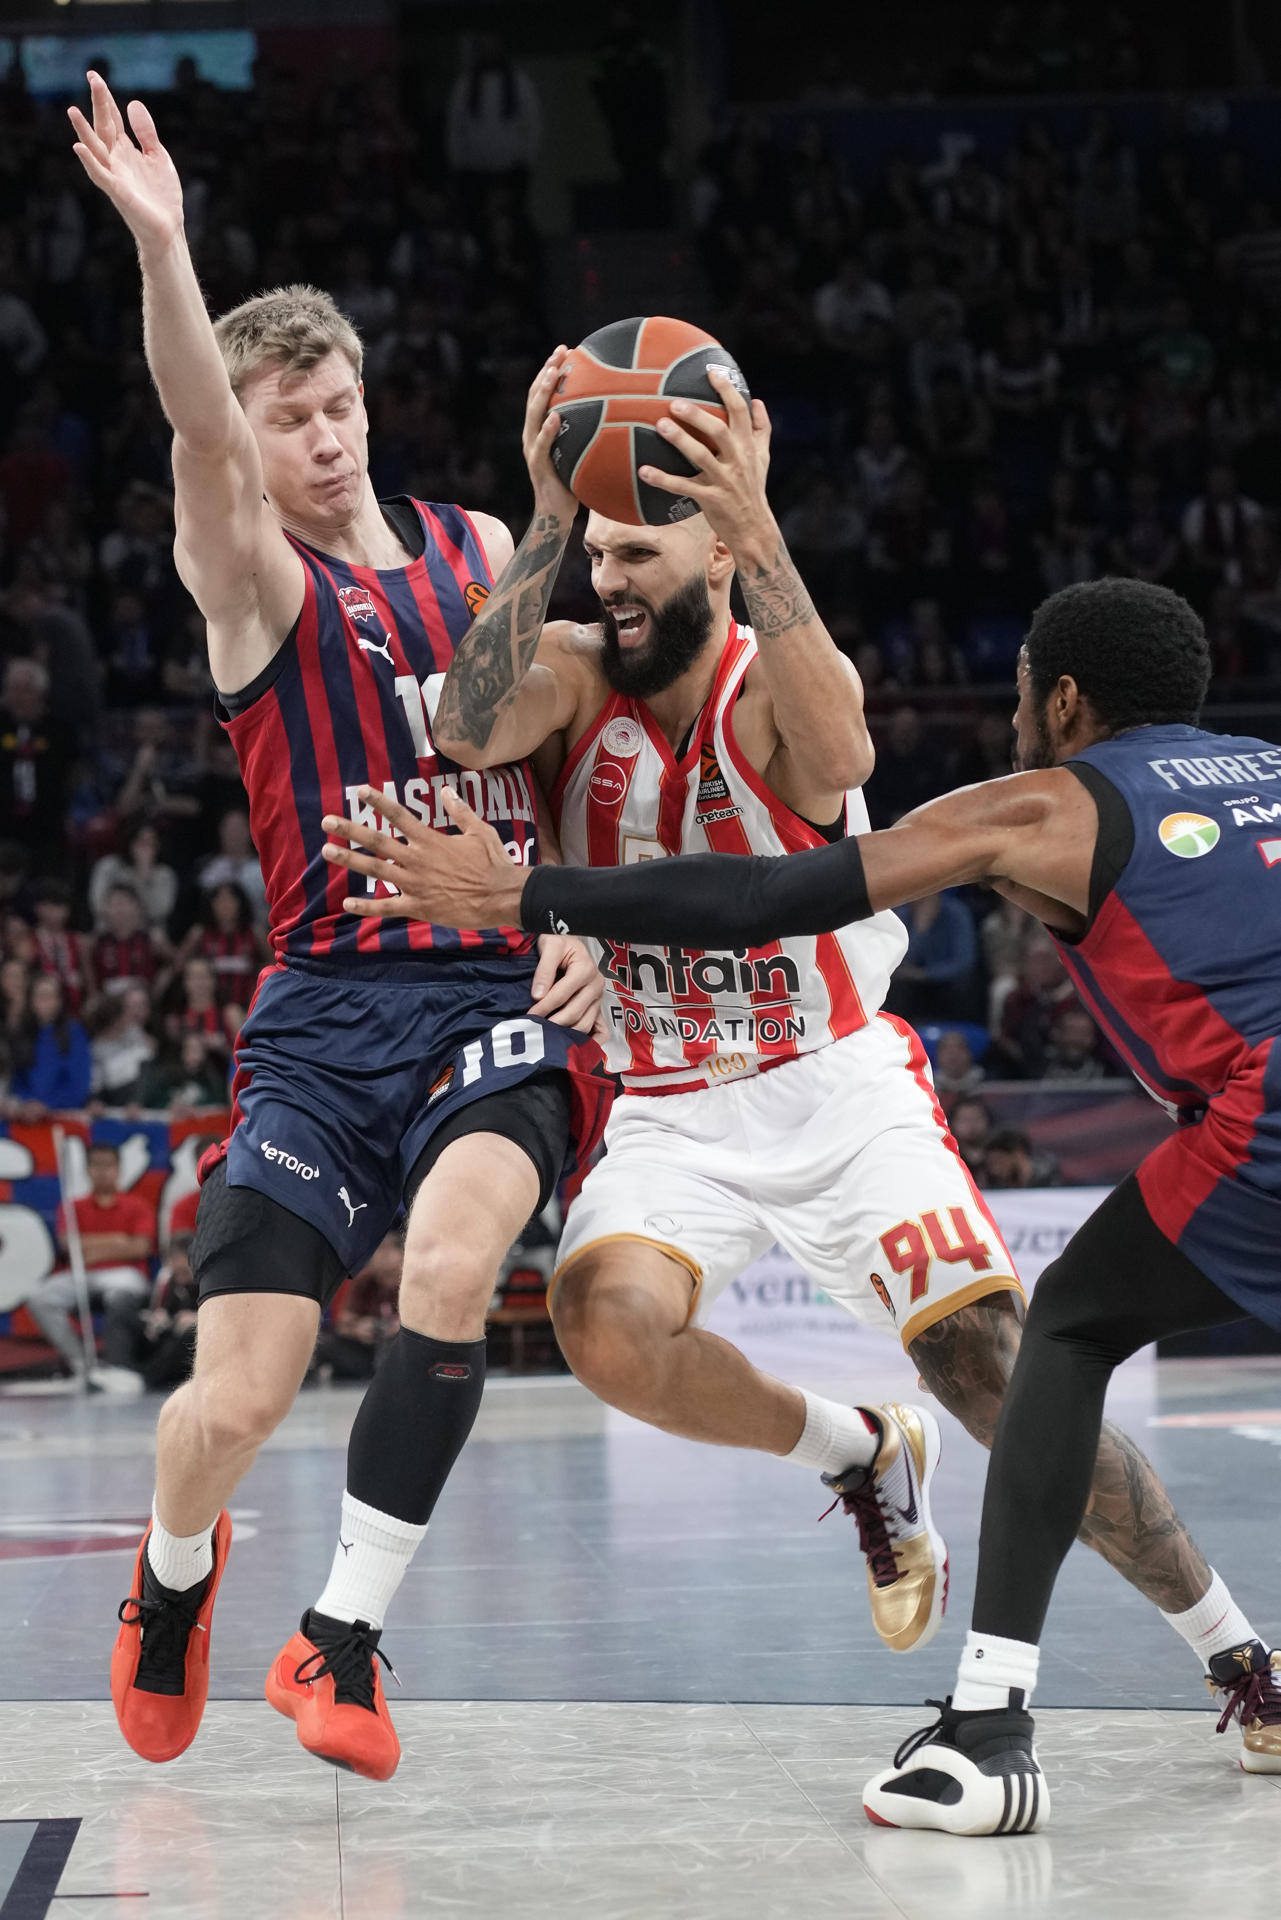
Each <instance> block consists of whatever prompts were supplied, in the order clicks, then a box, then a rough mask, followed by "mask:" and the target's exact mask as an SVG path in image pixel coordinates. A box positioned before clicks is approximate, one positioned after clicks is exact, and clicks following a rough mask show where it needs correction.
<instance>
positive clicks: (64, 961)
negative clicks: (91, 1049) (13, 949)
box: [34, 880, 92, 1013]
mask: <svg viewBox="0 0 1281 1920" xmlns="http://www.w3.org/2000/svg"><path fill="white" fill-rule="evenodd" d="M73 899H74V895H73V893H72V890H71V888H70V887H69V886H68V885H67V883H66V881H65V880H42V881H41V882H40V884H39V886H38V887H37V888H36V889H35V915H34V918H35V927H34V936H35V966H36V971H37V972H38V973H42V974H49V975H52V977H53V978H54V979H55V980H56V981H57V982H58V984H59V985H60V987H61V988H62V993H63V998H64V999H65V1001H66V1004H67V1008H68V1011H69V1012H71V1013H79V1011H80V1008H81V1005H82V1003H83V1001H84V999H85V996H86V994H87V992H88V991H89V990H90V987H91V985H92V980H91V977H90V972H89V964H88V957H87V955H86V953H85V949H84V942H83V940H82V939H81V937H80V935H79V934H78V933H73V932H72V930H71V906H72V901H73Z"/></svg>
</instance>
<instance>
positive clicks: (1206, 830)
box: [1157, 813, 1219, 860]
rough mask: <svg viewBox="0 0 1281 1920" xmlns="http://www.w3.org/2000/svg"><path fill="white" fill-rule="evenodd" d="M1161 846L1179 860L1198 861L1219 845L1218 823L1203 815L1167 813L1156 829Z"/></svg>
mask: <svg viewBox="0 0 1281 1920" xmlns="http://www.w3.org/2000/svg"><path fill="white" fill-rule="evenodd" d="M1157 832H1158V833H1159V834H1160V836H1161V845H1162V846H1163V847H1164V848H1165V850H1166V852H1167V853H1174V854H1177V855H1178V857H1179V859H1180V860H1199V859H1200V858H1201V855H1202V854H1203V853H1209V852H1210V851H1211V850H1212V849H1213V848H1214V847H1217V846H1218V844H1219V823H1218V821H1217V820H1210V819H1207V817H1206V815H1205V814H1203V813H1167V814H1166V816H1165V819H1164V820H1163V821H1162V822H1161V824H1160V826H1159V827H1158V828H1157Z"/></svg>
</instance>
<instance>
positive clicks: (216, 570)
mask: <svg viewBox="0 0 1281 1920" xmlns="http://www.w3.org/2000/svg"><path fill="white" fill-rule="evenodd" d="M88 78H89V87H90V92H91V95H92V101H93V123H92V125H90V123H89V121H88V120H86V118H85V116H84V114H83V113H81V111H80V109H79V108H78V107H70V108H69V109H68V113H69V115H70V118H71V123H72V125H73V127H74V128H75V131H76V135H77V139H76V144H75V149H74V151H75V153H76V156H77V158H78V159H79V161H80V164H81V165H82V166H83V168H84V170H85V172H86V173H87V174H88V176H89V178H90V179H91V180H92V181H93V183H94V185H95V186H97V187H99V188H101V190H102V192H103V193H105V194H106V196H107V198H108V199H109V200H110V201H111V202H112V204H113V206H114V207H115V208H116V210H117V212H118V213H119V214H120V217H121V219H122V220H123V221H124V222H125V225H126V226H127V227H128V228H129V231H130V233H131V234H132V235H133V238H134V242H135V244H136V246H137V249H138V264H139V266H140V267H141V269H142V312H143V339H144V343H145V346H146V353H147V364H148V366H149V367H150V369H151V375H152V378H153V380H154V381H155V383H156V388H157V391H158V392H159V395H160V403H161V405H162V406H163V407H164V410H165V413H166V415H167V416H168V419H169V422H170V425H171V426H172V427H173V430H174V447H173V471H174V494H175V519H176V525H177V540H176V543H175V559H176V561H177V566H178V572H179V574H180V575H181V577H182V579H183V582H184V584H185V585H186V586H187V587H188V588H189V590H190V591H191V593H192V595H193V597H194V599H195V601H196V603H197V605H198V606H199V608H200V611H201V612H202V613H203V614H204V616H205V619H206V621H207V623H208V628H209V659H210V666H211V668H212V670H213V676H214V680H215V683H216V684H217V685H218V686H219V687H221V688H222V689H223V690H224V691H227V692H231V691H234V690H236V689H237V688H239V687H241V686H244V685H245V684H246V683H247V682H248V681H249V680H252V679H253V677H254V675H255V674H256V673H258V672H260V671H261V669H262V668H263V667H264V666H265V665H266V663H267V661H268V660H269V659H270V658H271V655H272V654H273V653H274V652H275V651H276V649H277V647H279V646H280V645H281V643H282V642H283V641H284V639H285V636H286V634H287V633H288V631H289V629H290V627H291V626H292V624H293V622H294V620H295V619H296V617H297V614H298V610H299V608H300V607H301V605H302V594H303V576H302V565H301V562H300V561H299V559H298V557H297V555H296V554H295V553H294V552H293V550H292V548H291V547H290V546H289V543H288V541H287V540H286V539H285V537H284V534H283V533H282V531H281V529H280V526H279V523H278V522H277V521H276V519H275V517H274V515H273V514H272V513H271V512H270V510H269V509H268V508H267V506H266V504H265V502H264V500H263V476H262V462H261V460H260V458H259V454H258V447H257V444H256V442H255V440H254V437H253V434H252V432H251V431H250V428H249V424H248V422H247V421H246V419H245V416H244V413H243V412H242V410H241V408H240V405H239V402H238V401H237V399H236V396H235V394H234V393H233V392H232V389H231V382H230V381H229V379H228V378H227V372H226V368H225V367H224V366H223V362H222V355H221V354H220V352H219V350H218V343H217V341H216V339H215V338H214V330H213V324H212V322H211V321H210V318H209V315H208V312H207V311H206V308H205V303H204V298H203V296H202V294H201V291H200V284H199V282H198V281H197V279H196V271H195V268H194V266H193V265H192V261H191V255H190V253H189V251H188V249H187V241H186V235H185V232H184V230H183V217H182V184H181V182H180V181H179V179H178V173H177V169H176V168H175V166H174V164H173V161H172V160H171V159H170V157H169V155H168V153H166V151H165V149H164V147H163V146H162V145H161V144H160V139H159V136H158V135H157V133H156V128H155V122H154V121H153V120H152V118H151V115H150V114H149V113H148V111H147V109H146V108H145V107H144V106H143V105H142V103H141V101H138V100H131V101H130V102H129V108H128V114H129V124H128V126H126V125H125V121H124V118H123V116H122V115H121V112H120V109H119V107H118V106H117V105H116V102H115V100H114V99H113V98H112V96H111V93H110V91H109V89H108V87H107V85H106V83H105V81H103V80H102V79H101V78H100V77H99V76H98V75H97V74H96V73H91V74H90V75H89V76H88ZM130 128H132V130H133V134H134V135H135V136H136V144H135V140H134V139H131V138H130Z"/></svg>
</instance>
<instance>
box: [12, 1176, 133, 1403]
mask: <svg viewBox="0 0 1281 1920" xmlns="http://www.w3.org/2000/svg"><path fill="white" fill-rule="evenodd" d="M86 1160H87V1166H88V1173H89V1192H88V1193H87V1194H86V1195H85V1196H84V1198H83V1199H81V1200H77V1201H76V1202H75V1203H74V1212H75V1218H76V1225H77V1227H78V1229H79V1235H80V1251H81V1253H82V1255H83V1258H84V1263H85V1268H86V1272H87V1277H88V1281H89V1297H90V1300H91V1301H94V1302H95V1303H105V1306H106V1310H107V1325H106V1334H105V1339H104V1351H105V1357H106V1362H107V1366H108V1367H109V1368H121V1369H132V1365H133V1357H134V1348H133V1339H134V1327H135V1317H134V1315H133V1314H132V1313H130V1312H129V1310H128V1308H129V1303H130V1302H136V1301H138V1300H143V1299H145V1298H146V1296H147V1292H148V1284H147V1275H146V1263H147V1261H148V1260H149V1259H150V1258H151V1256H152V1254H153V1253H154V1252H155V1249H156V1214H155V1209H154V1207H151V1206H150V1205H148V1203H147V1201H146V1200H144V1199H143V1197H142V1195H141V1194H136V1193H122V1192H121V1191H120V1149H119V1148H118V1147H115V1146H112V1145H110V1144H109V1143H108V1142H106V1141H98V1140H95V1141H91V1142H90V1145H89V1149H88V1153H87V1155H86ZM58 1240H59V1244H60V1246H61V1248H62V1250H63V1252H64V1253H65V1251H66V1223H65V1213H64V1210H63V1209H61V1208H60V1209H59V1212H58ZM76 1304H77V1301H76V1283H75V1280H74V1279H73V1277H72V1273H71V1269H70V1267H69V1266H68V1267H64V1268H60V1269H59V1271H58V1272H56V1273H51V1274H50V1275H49V1277H48V1279H46V1280H42V1281H41V1282H40V1284H39V1286H38V1287H36V1289H35V1290H34V1292H33V1293H31V1294H29V1295H28V1297H27V1302H26V1306H27V1311H28V1312H29V1313H30V1315H31V1317H32V1319H33V1320H34V1321H35V1322H36V1324H37V1326H38V1327H39V1328H40V1331H41V1332H42V1333H43V1334H44V1337H45V1339H46V1340H47V1341H48V1342H49V1344H50V1346H52V1347H54V1348H55V1349H56V1350H57V1352H58V1353H59V1355H60V1356H61V1358H62V1360H63V1362H64V1364H65V1366H66V1368H67V1371H68V1372H69V1373H72V1374H82V1373H83V1372H84V1367H85V1362H84V1343H83V1340H82V1339H81V1338H79V1337H77V1335H76V1334H75V1333H74V1332H73V1331H72V1327H71V1314H72V1313H73V1312H74V1311H75V1309H76ZM85 1331H86V1332H87V1333H88V1334H89V1337H90V1339H92V1332H91V1330H89V1329H85ZM100 1384H103V1385H107V1384H114V1382H106V1381H104V1382H101V1383H100Z"/></svg>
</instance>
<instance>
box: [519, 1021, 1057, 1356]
mask: <svg viewBox="0 0 1281 1920" xmlns="http://www.w3.org/2000/svg"><path fill="white" fill-rule="evenodd" d="M605 1145H606V1154H605V1158H604V1159H603V1160H602V1161H600V1162H599V1163H598V1164H597V1165H596V1166H595V1167H593V1169H592V1171H591V1172H590V1173H589V1174H588V1176H587V1178H586V1180H585V1181H584V1182H583V1187H582V1191H581V1193H580V1194H579V1196H578V1198H577V1199H576V1200H575V1201H574V1203H573V1205H572V1206H571V1208H570V1210H569V1217H568V1219H567V1221H566V1224H565V1231H564V1234H563V1236H562V1239H561V1243H560V1249H559V1252H558V1254H557V1263H556V1273H555V1274H554V1275H553V1280H552V1285H553V1287H554V1286H555V1284H556V1280H557V1278H559V1276H560V1274H561V1273H563V1272H564V1270H565V1268H566V1267H567V1266H568V1265H569V1264H570V1262H571V1261H575V1260H578V1259H580V1258H581V1257H582V1256H583V1255H584V1254H585V1253H588V1252H589V1251H591V1250H592V1249H594V1248H597V1247H600V1246H603V1245H604V1244H606V1243H608V1242H610V1241H618V1240H641V1241H647V1242H649V1243H650V1244H651V1245H653V1246H656V1247H658V1248H659V1249H660V1250H661V1251H662V1252H664V1253H666V1254H668V1255H669V1256H670V1257H671V1258H672V1259H673V1260H676V1261H678V1262H679V1263H680V1264H681V1265H682V1266H684V1267H687V1268H688V1269H689V1272H690V1275H691V1277H692V1281H693V1299H692V1304H691V1308H690V1317H691V1319H692V1320H693V1321H694V1322H695V1323H696V1324H702V1322H703V1321H704V1320H705V1318H706V1316H707V1315H708V1313H709V1312H710V1310H711V1307H712V1305H713V1303H714V1302H715V1300H716V1299H717V1297H718V1295H719V1294H721V1293H722V1292H723V1291H724V1289H725V1288H726V1287H727V1286H728V1285H729V1283H730V1281H731V1280H733V1279H734V1278H735V1277H736V1276H737V1275H738V1274H740V1273H741V1272H742V1271H743V1269H744V1268H745V1267H748V1266H750V1265H751V1263H752V1261H753V1260H757V1259H759V1258H760V1256H761V1255H762V1254H763V1253H766V1252H767V1251H768V1250H769V1248H770V1247H771V1246H773V1245H774V1243H775V1242H777V1243H778V1245H779V1246H781V1247H782V1248H783V1249H784V1250H785V1251H786V1252H787V1253H789V1254H791V1256H792V1258H793V1259H794V1260H795V1261H796V1262H797V1264H798V1265H799V1266H801V1267H803V1268H804V1270H805V1272H806V1273H807V1274H808V1275H809V1276H810V1278H811V1280H813V1281H814V1282H815V1283H816V1284H817V1285H818V1286H820V1287H822V1289H823V1291H824V1292H825V1293H827V1294H829V1295H830V1297H831V1298H832V1299H833V1300H835V1301H837V1302H838V1303H839V1305H841V1306H843V1307H845V1308H846V1309H847V1310H848V1311H849V1312H850V1313H852V1314H854V1315H855V1317H856V1318H857V1319H859V1320H866V1321H868V1322H869V1323H871V1324H873V1325H879V1326H881V1327H882V1328H884V1329H885V1330H886V1331H887V1332H889V1331H896V1332H897V1333H898V1336H899V1338H900V1339H901V1340H902V1342H903V1345H904V1346H905V1347H906V1346H907V1345H909V1343H910V1342H911V1341H912V1340H914V1339H915V1338H916V1336H917V1334H919V1333H921V1332H922V1331H923V1330H924V1329H925V1328H926V1327H928V1326H931V1325H933V1323H934V1322H935V1321H936V1320H941V1319H943V1318H944V1317H945V1316H946V1315H947V1314H949V1313H953V1312H955V1311H956V1309H957V1308H958V1307H962V1306H964V1305H966V1304H967V1303H968V1302H969V1301H971V1300H977V1299H979V1298H981V1296H982V1295H984V1294H987V1293H1004V1292H1012V1293H1017V1294H1019V1295H1020V1296H1021V1295H1022V1291H1023V1290H1022V1288H1021V1287H1020V1285H1019V1281H1018V1277H1017V1275H1016V1273H1015V1270H1014V1265H1013V1262H1012V1261H1011V1259H1010V1255H1009V1252H1008V1250H1007V1249H1006V1246H1005V1242H1004V1241H1003V1240H1002V1238H1001V1235H1000V1233H999V1232H998V1230H997V1227H996V1223H995V1221H994V1220H993V1218H992V1216H991V1214H990V1213H989V1212H988V1210H987V1207H986V1206H985V1205H984V1203H983V1200H982V1198H981V1196H980V1194H979V1192H978V1189H977V1187H976V1186H975V1185H974V1182H973V1180H972V1179H971V1178H970V1175H969V1172H968V1170H967V1168H966V1166H965V1163H964V1161H963V1160H962V1159H961V1157H960V1155H959V1153H958V1152H957V1150H956V1147H955V1145H954V1143H953V1141H952V1138H951V1136H950V1134H949V1133H948V1131H947V1122H946V1120H945V1119H944V1117H943V1112H942V1109H941V1108H940V1107H939V1104H938V1100H937V1097H936V1095H935V1092H934V1083H933V1080H932V1078H931V1075H930V1068H929V1062H928V1060H927V1059H926V1056H925V1050H924V1048H923V1047H922V1045H921V1042H920V1040H919V1038H918V1037H917V1035H916V1034H915V1033H914V1032H913V1030H912V1028H911V1027H909V1026H908V1025H907V1024H906V1022H905V1021H902V1020H898V1019H896V1018H894V1017H893V1016H892V1015H890V1014H884V1013H882V1014H879V1015H878V1016H877V1018H876V1019H874V1020H872V1021H870V1022H869V1023H868V1025H867V1026H866V1027H863V1028H861V1029H860V1031H859V1032H857V1033H852V1034H849V1035H847V1037H846V1038H845V1039H843V1040H835V1041H833V1042H832V1044H831V1045H830V1046H827V1047H822V1048H820V1049H819V1050H818V1051H817V1052H815V1053H807V1054H802V1055H801V1056H800V1057H799V1058H798V1059H796V1060H789V1061H787V1062H785V1063H784V1064H783V1065H780V1066H777V1067H772V1068H770V1069H769V1070H768V1071H767V1072H765V1073H760V1074H755V1075H753V1076H752V1078H750V1079H746V1080H738V1081H730V1082H728V1083H727V1084H725V1085H723V1086H713V1087H704V1088H699V1089H698V1090H697V1091H695V1092H693V1093H673V1094H662V1095H657V1096H652V1095H642V1094H625V1095H624V1096H623V1097H622V1098H621V1099H619V1100H617V1101H615V1103H614V1111H613V1114H612V1115H611V1117H610V1121H609V1125H608V1127H607V1128H606V1132H605Z"/></svg>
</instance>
